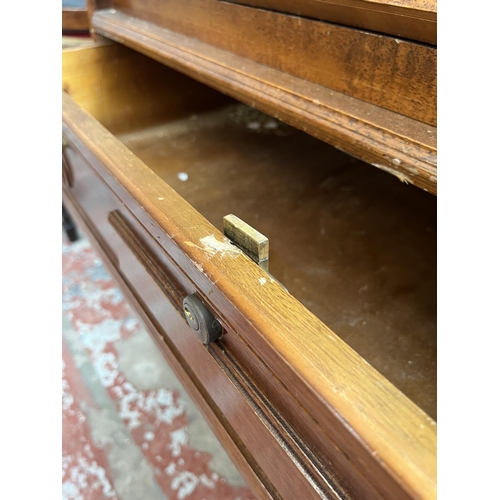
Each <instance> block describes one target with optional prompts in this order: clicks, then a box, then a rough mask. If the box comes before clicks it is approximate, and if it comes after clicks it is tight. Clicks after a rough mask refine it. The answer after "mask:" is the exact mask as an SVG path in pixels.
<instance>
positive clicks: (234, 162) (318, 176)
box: [63, 44, 436, 419]
mask: <svg viewBox="0 0 500 500" xmlns="http://www.w3.org/2000/svg"><path fill="white" fill-rule="evenodd" d="M63 88H64V89H65V90H66V91H67V92H68V93H69V94H70V95H71V96H72V97H73V99H74V100H75V101H76V102H77V103H78V104H80V106H82V107H83V108H84V109H86V110H87V111H89V112H90V113H91V114H92V115H93V116H94V117H95V118H97V119H98V120H99V121H100V122H101V123H102V124H103V125H104V126H105V127H107V128H108V129H109V130H110V131H111V132H112V133H113V134H115V135H116V136H117V137H118V138H119V139H120V140H121V141H122V142H123V143H124V144H125V145H126V146H127V147H128V148H129V149H130V150H131V151H132V152H133V153H135V154H136V155H137V156H138V157H139V158H141V159H142V160H143V161H144V162H145V163H146V164H147V165H148V166H149V167H150V168H151V169H152V170H153V171H154V172H155V173H156V174H157V175H158V176H159V180H158V182H162V180H163V181H164V182H165V183H167V184H168V185H170V186H171V187H172V188H173V189H175V190H176V191H177V192H178V193H179V194H180V195H181V196H182V197H183V198H185V199H186V200H187V201H188V202H189V203H190V204H191V205H192V206H193V207H194V208H195V209H196V210H198V211H199V212H200V213H201V214H202V215H203V216H204V217H206V218H207V219H208V220H209V221H210V222H211V223H212V224H213V225H214V226H216V227H217V228H219V229H220V230H222V218H223V216H225V215H227V214H235V215H237V216H238V217H240V218H241V219H243V220H244V221H246V222H247V223H249V224H250V225H252V226H253V227H255V228H256V229H257V230H259V231H260V232H261V233H263V234H265V235H266V236H267V237H268V238H269V240H270V265H269V270H270V273H271V274H272V275H273V276H274V277H275V278H276V279H277V280H279V281H280V282H281V283H283V285H284V286H285V287H286V288H287V289H288V291H289V292H290V293H291V294H292V295H293V296H295V297H296V298H297V299H298V300H299V301H300V302H302V304H304V305H305V306H306V307H307V308H308V309H309V310H310V311H312V312H313V313H314V314H315V315H316V316H318V317H319V318H320V319H321V320H322V321H323V322H324V323H325V324H326V325H328V326H329V327H330V328H331V329H332V330H333V331H334V332H335V333H336V334H337V335H338V336H339V337H341V338H342V339H343V340H344V341H345V342H346V343H347V344H349V345H350V346H351V347H352V348H353V349H354V350H356V351H357V352H358V353H359V354H360V355H361V356H363V357H364V358H365V359H366V360H367V361H368V362H369V363H370V364H371V365H372V366H374V367H375V368H376V369H377V370H378V371H379V372H381V373H382V374H383V375H384V376H385V377H387V378H388V379H389V380H390V381H391V382H392V383H393V384H394V385H395V386H396V387H398V388H399V389H400V390H401V391H402V392H403V393H405V394H406V395H407V396H408V397H409V398H410V399H412V400H413V401H414V402H415V403H416V404H417V405H418V406H420V407H421V408H422V409H423V410H424V411H425V412H427V413H428V414H429V415H430V416H431V417H432V418H434V419H435V418H436V198H434V197H433V196H431V195H428V194H427V193H425V192H423V191H421V190H419V189H417V188H415V187H412V186H410V185H406V184H404V183H402V182H400V181H399V180H398V179H397V178H396V177H393V176H391V175H388V174H387V173H385V172H383V171H381V170H379V169H377V168H375V167H373V166H371V165H368V164H366V163H363V162H361V161H359V160H356V159H355V158H353V157H350V156H349V155H347V154H344V153H342V152H340V151H338V150H336V149H335V148H333V147H331V146H329V145H327V144H325V143H323V142H321V141H319V140H317V139H315V138H314V137H312V136H309V135H307V134H305V133H303V132H300V131H298V130H296V129H294V128H292V127H289V126H288V125H285V124H284V123H282V122H280V121H278V120H277V119H275V118H273V117H271V116H268V115H265V114H263V113H261V112H259V111H257V110H255V109H253V108H250V107H248V106H245V105H243V104H241V103H238V102H236V101H234V100H232V99H230V98H229V97H227V96H224V95H222V94H220V93H218V92H217V91H215V90H213V89H211V88H209V87H206V86H205V85H203V84H202V83H199V82H196V81H195V80H192V79H190V78H189V77H187V76H185V75H182V74H180V73H178V72H176V71H174V70H172V69H169V68H167V67H165V66H163V65H161V64H160V63H157V62H155V61H153V60H151V59H149V58H147V57H146V56H143V55H141V54H138V53H136V52H134V51H131V50H129V49H127V48H125V47H123V46H120V45H117V44H116V45H106V46H102V47H96V48H92V49H85V50H76V51H69V52H66V53H65V55H64V57H63ZM305 335H307V333H305Z"/></svg>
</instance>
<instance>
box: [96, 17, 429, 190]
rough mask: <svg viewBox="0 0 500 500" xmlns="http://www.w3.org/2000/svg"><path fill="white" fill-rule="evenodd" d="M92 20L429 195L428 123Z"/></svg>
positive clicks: (121, 21)
mask: <svg viewBox="0 0 500 500" xmlns="http://www.w3.org/2000/svg"><path fill="white" fill-rule="evenodd" d="M92 25H93V27H94V28H95V29H96V30H97V31H98V32H99V33H101V34H103V35H105V36H107V37H109V38H111V39H113V40H115V41H117V42H119V43H122V44H124V45H127V46H129V47H131V48H133V49H134V50H137V51H139V52H142V53H143V54H145V55H147V56H149V57H151V58H153V59H155V60H157V61H159V62H161V63H163V64H166V65H168V66H171V67H172V68H174V69H176V70H178V71H181V72H183V73H185V74H187V75H189V76H191V77H192V78H194V79H196V80H199V81H201V82H203V83H205V84H207V85H209V86H212V87H214V88H216V89H218V90H220V91H222V92H224V93H226V94H228V95H230V96H232V97H235V98H236V99H238V100H240V101H242V102H245V103H247V104H249V105H251V106H254V107H256V108H259V109H260V110H262V111H264V112H266V113H268V114H271V115H274V116H276V117H277V118H279V119H280V120H282V121H284V122H286V123H288V124H290V125H292V126H294V127H296V128H299V129H301V130H303V131H305V132H307V133H309V134H310V135H313V136H315V137H317V138H319V139H321V140H323V141H325V142H327V143H329V144H331V145H333V146H335V147H336V148H338V149H340V150H342V151H344V152H346V153H348V154H351V155H353V156H356V157H357V158H360V159H361V160H363V161H366V162H367V163H370V164H372V165H374V166H376V167H378V168H380V169H382V170H384V171H386V172H389V173H391V174H393V175H395V176H396V177H398V178H399V179H400V180H401V181H402V182H405V183H410V184H414V185H415V186H417V187H420V188H422V189H424V190H425V191H428V192H429V193H432V194H437V139H436V137H437V130H436V127H433V126H431V125H427V124H425V123H422V122H418V121H416V120H413V119H411V118H408V117H405V116H403V115H399V114H397V113H394V112H392V111H389V110H385V109H382V108H380V107H378V106H375V105H373V104H369V103H367V102H364V101H361V100H359V99H356V98H353V97H350V96H347V95H344V94H342V93H340V92H335V91H333V90H330V89H327V88H325V87H322V86H319V85H316V84H313V83H310V82H307V81H305V80H302V79H300V78H297V77H294V76H292V75H289V74H286V73H282V72H280V71H278V70H276V69H273V68H269V67H267V66H264V65H262V64H258V63H256V62H253V61H250V60H248V59H245V58H243V57H240V56H237V55H234V54H231V53H229V52H226V51H223V50H221V49H217V48H215V47H212V46H210V45H208V44H205V43H203V42H200V41H197V40H195V39H193V38H190V37H187V36H185V35H180V34H178V33H175V32H173V31H171V30H168V29H166V28H161V27H159V26H156V25H154V24H153V23H150V22H147V21H140V20H138V19H136V18H134V17H132V16H128V15H125V14H123V13H120V12H118V11H116V10H113V9H111V10H104V11H97V12H95V13H94V15H93V17H92ZM311 96H314V98H313V97H311Z"/></svg>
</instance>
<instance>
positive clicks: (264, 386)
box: [62, 0, 437, 500]
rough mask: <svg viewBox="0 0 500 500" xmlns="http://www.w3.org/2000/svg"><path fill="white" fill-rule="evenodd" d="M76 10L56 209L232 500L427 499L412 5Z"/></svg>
mask: <svg viewBox="0 0 500 500" xmlns="http://www.w3.org/2000/svg"><path fill="white" fill-rule="evenodd" d="M87 7H88V11H89V14H90V25H91V30H92V31H93V33H94V37H95V41H96V43H95V45H94V46H92V47H87V48H81V49H73V50H66V51H64V52H63V58H62V64H63V82H62V86H63V97H62V99H63V122H62V125H63V150H62V151H63V154H62V160H63V161H62V165H63V201H64V204H65V206H66V207H67V208H68V210H69V211H70V212H71V214H72V215H73V217H74V218H75V219H76V220H77V222H78V223H79V225H80V226H81V227H82V228H83V229H84V230H85V231H86V232H87V233H88V236H89V238H90V239H91V241H92V242H93V244H94V246H95V248H96V249H97V250H99V251H100V253H101V255H102V257H103V259H104V261H105V263H106V264H107V266H108V267H109V269H110V270H111V271H112V273H113V274H114V276H115V278H116V280H117V281H118V283H119V284H120V286H121V287H122V289H123V290H124V293H125V294H126V296H127V298H128V300H129V302H130V304H131V305H132V306H133V307H134V308H135V309H136V311H137V312H138V314H139V315H140V317H141V318H142V320H143V322H144V324H145V325H146V327H147V328H148V330H149V332H150V333H151V335H152V337H153V338H154V339H155V341H156V342H157V345H158V347H159V348H160V349H161V351H162V352H163V353H164V355H165V357H166V358H167V360H168V362H169V363H170V365H171V366H172V368H173V369H174V371H175V372H176V373H177V375H178V376H179V378H180V379H181V380H182V382H183V384H184V385H185V386H186V389H187V390H188V391H189V392H190V394H191V395H192V397H193V398H194V399H195V401H196V402H197V404H198V405H199V407H200V408H201V410H202V411H203V413H204V415H205V416H206V418H207V419H208V421H209V423H210V425H211V426H212V428H213V429H214V431H215V433H216V435H217V436H218V437H219V439H220V441H221V442H222V444H223V445H224V447H225V448H226V449H227V451H228V452H229V454H230V455H231V457H232V459H233V460H234V462H235V464H236V465H237V467H238V468H239V469H240V471H241V473H242V474H243V475H244V477H245V478H246V480H247V481H248V483H249V485H250V486H251V487H252V489H253V491H254V493H255V495H256V497H258V498H266V499H271V498H272V499H287V500H288V499H315V498H323V499H395V500H404V499H432V498H435V497H436V429H437V427H436V419H437V410H436V408H437V406H436V196H435V195H436V186H437V166H436V50H437V49H436V45H435V44H436V39H435V24H436V5H435V2H432V1H427V0H405V1H398V2H396V1H392V0H376V1H370V2H368V1H364V0H345V1H340V0H338V1H337V0H331V1H321V2H320V1H313V0H309V1H306V0H297V1H283V2H277V1H275V0H274V1H273V0H269V1H267V0H255V1H254V0H241V1H239V0H238V1H237V2H221V1H217V0H183V1H180V0H175V1H174V0H171V1H168V2H167V1H161V0H142V1H140V2H139V1H137V0H111V1H107V0H103V1H93V2H88V5H87ZM252 228H253V229H252ZM263 235H265V236H263ZM266 237H267V238H269V242H268V240H267V238H266Z"/></svg>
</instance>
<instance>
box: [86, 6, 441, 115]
mask: <svg viewBox="0 0 500 500" xmlns="http://www.w3.org/2000/svg"><path fill="white" fill-rule="evenodd" d="M166 5H167V4H166V3H165V2H164V1H162V0H140V1H138V0H114V1H113V2H112V9H110V10H107V11H106V12H102V14H107V15H108V16H111V17H112V16H116V17H117V20H119V19H120V17H119V16H120V15H124V14H125V15H128V16H129V17H131V18H132V19H134V20H135V21H136V22H135V27H136V28H139V27H140V26H142V25H141V23H140V21H149V22H150V23H152V24H154V25H155V26H157V27H158V28H166V29H168V30H170V31H172V32H174V33H177V34H182V35H186V36H188V37H190V38H193V39H196V40H199V41H200V42H204V43H206V44H208V45H210V46H213V47H217V48H219V49H223V50H224V51H226V53H231V54H234V55H237V56H241V57H244V58H246V59H248V60H250V61H254V62H256V63H259V64H261V65H264V66H268V67H270V68H274V69H277V70H279V71H281V72H283V73H285V74H288V75H292V76H295V77H298V78H300V79H302V80H305V81H308V82H311V83H316V84H318V85H321V86H323V87H325V88H327V89H330V90H335V91H338V92H341V93H343V94H346V95H349V96H352V97H355V98H357V99H360V100H362V101H366V102H369V103H372V104H375V105H376V106H379V107H381V108H384V109H389V110H391V111H395V112H396V113H399V114H402V115H405V116H408V117H410V118H414V119H416V120H418V121H422V122H424V123H427V124H430V125H436V95H437V94H436V88H437V87H436V82H437V75H436V62H437V51H436V49H435V48H434V47H432V46H426V45H423V44H420V43H412V42H409V41H407V40H404V39H397V38H394V37H391V36H382V35H380V34H376V33H369V32H366V31H361V30H356V29H353V28H348V27H344V26H340V25H337V24H332V23H327V22H321V21H315V20H311V19H305V18H301V17H297V16H291V15H287V14H281V13H278V12H273V11H267V10H260V9H255V8H248V7H244V6H241V5H236V4H228V3H224V2H219V1H218V0H182V1H179V0H178V1H171V2H168V8H166ZM98 15H101V13H100V12H99V11H97V12H95V13H94V16H93V18H92V23H93V25H94V27H95V28H96V29H97V31H99V32H102V34H104V35H106V36H110V35H112V34H113V32H112V31H110V29H109V26H108V29H106V31H105V32H104V31H103V26H100V25H99V24H98V18H99V17H98ZM109 21H110V22H111V20H109ZM118 28H119V27H118ZM148 29H149V28H148ZM149 31H150V34H151V35H152V36H153V37H155V38H157V37H158V32H157V31H156V30H152V29H150V30H149ZM119 34H120V30H119V29H118V33H117V35H119ZM138 38H139V40H140V37H138ZM160 39H161V38H160ZM145 42H146V41H145ZM146 44H147V43H146ZM228 55H229V54H228ZM221 62H223V61H221ZM236 68H237V69H239V68H238V67H236Z"/></svg>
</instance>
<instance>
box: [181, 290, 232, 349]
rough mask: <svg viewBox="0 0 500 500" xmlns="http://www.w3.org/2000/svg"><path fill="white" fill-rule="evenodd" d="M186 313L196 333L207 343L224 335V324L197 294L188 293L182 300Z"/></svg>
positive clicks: (189, 323)
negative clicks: (222, 324)
mask: <svg viewBox="0 0 500 500" xmlns="http://www.w3.org/2000/svg"><path fill="white" fill-rule="evenodd" d="M182 305H183V306H184V315H185V316H186V320H187V322H188V325H189V326H190V327H191V329H192V330H193V332H194V333H195V335H196V336H197V337H198V338H199V339H200V340H201V341H202V342H203V343H204V344H205V345H207V344H210V342H213V341H214V340H217V339H219V338H220V337H221V336H222V326H221V324H220V323H219V322H218V321H217V320H216V319H215V318H214V315H213V314H212V313H211V312H210V311H209V310H208V309H207V308H206V307H205V306H204V305H203V303H202V302H201V300H200V299H199V298H198V297H197V296H196V294H194V293H193V294H192V295H188V296H187V297H186V298H185V299H184V300H183V302H182Z"/></svg>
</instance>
